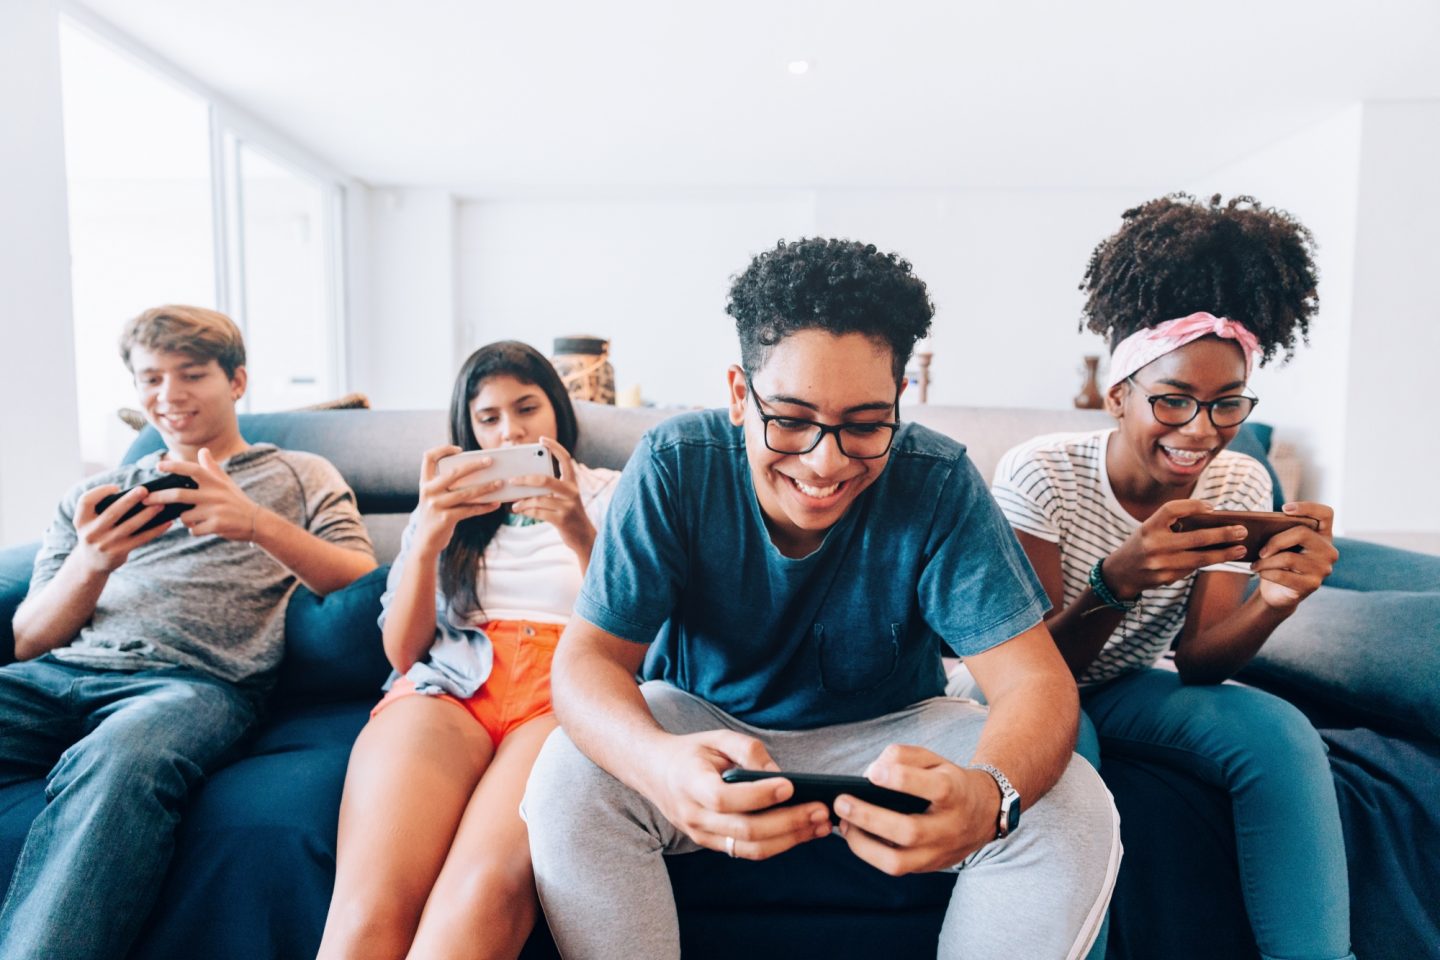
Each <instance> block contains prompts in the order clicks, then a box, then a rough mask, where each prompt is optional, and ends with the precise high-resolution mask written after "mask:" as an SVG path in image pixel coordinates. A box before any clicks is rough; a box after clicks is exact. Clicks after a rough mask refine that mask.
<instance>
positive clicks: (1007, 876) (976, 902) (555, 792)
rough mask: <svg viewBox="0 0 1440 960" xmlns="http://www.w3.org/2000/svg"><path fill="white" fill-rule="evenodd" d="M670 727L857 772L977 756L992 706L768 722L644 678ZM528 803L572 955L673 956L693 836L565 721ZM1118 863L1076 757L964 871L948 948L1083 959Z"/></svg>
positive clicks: (539, 866) (550, 907) (539, 865)
mask: <svg viewBox="0 0 1440 960" xmlns="http://www.w3.org/2000/svg"><path fill="white" fill-rule="evenodd" d="M641 691H642V692H643V693H644V695H645V700H646V702H647V703H648V704H649V705H650V710H651V712H652V713H654V715H655V719H656V720H657V721H658V722H659V723H660V725H661V726H662V727H664V728H665V729H666V730H668V731H670V732H671V733H676V734H687V733H698V732H700V731H702V730H716V729H721V728H727V729H730V730H737V731H740V732H741V733H746V734H749V735H751V736H753V737H756V738H757V739H759V740H761V741H762V742H763V743H764V744H765V746H766V749H768V750H769V752H770V755H771V756H772V757H774V758H775V762H776V763H778V764H779V765H780V768H781V769H782V770H797V771H805V772H813V773H838V774H850V775H855V776H858V775H860V774H861V773H862V772H863V771H864V770H865V768H866V767H867V766H869V764H870V762H871V761H872V760H874V759H875V758H876V757H877V756H879V754H880V752H881V751H882V750H883V749H884V748H885V747H887V746H889V745H890V744H892V743H900V744H908V745H913V746H921V747H925V748H927V749H929V750H932V751H934V752H935V753H938V754H940V755H941V756H945V757H949V758H951V759H952V760H954V761H956V762H958V763H964V762H967V761H968V760H969V759H970V757H971V756H972V755H973V753H974V751H975V744H976V743H977V742H978V740H979V738H980V730H981V727H982V726H983V725H984V723H985V716H986V713H985V708H984V707H981V706H979V705H978V704H975V703H973V702H971V701H968V700H957V699H950V698H944V697H939V698H936V699H933V700H926V701H924V702H922V703H918V704H916V705H914V706H912V707H910V708H908V709H906V710H902V711H900V712H898V713H893V714H890V715H888V716H884V717H878V718H876V719H874V720H867V721H864V722H861V723H850V724H842V725H839V726H833V727H822V728H820V729H816V730H762V729H760V728H757V727H752V726H750V725H748V724H745V723H742V722H740V721H739V720H736V719H735V718H734V717H731V716H729V715H728V714H726V713H724V712H723V711H721V710H718V709H716V708H715V707H714V706H712V705H710V704H709V703H706V702H705V701H704V700H701V699H699V698H698V697H695V696H692V695H691V694H688V693H685V692H684V691H682V690H679V689H677V688H675V687H672V686H670V685H668V684H665V683H661V682H658V681H652V682H650V683H646V684H645V685H644V686H642V687H641ZM522 811H523V813H524V815H525V819H526V820H527V821H528V822H529V825H530V851H531V856H532V858H533V860H534V864H535V881H536V885H537V886H538V888H539V891H540V902H541V904H542V905H543V907H544V909H545V918H546V920H547V921H548V922H549V925H550V931H551V933H552V934H554V937H555V943H556V945H557V946H558V947H559V948H560V953H561V955H562V956H564V957H565V958H566V960H591V958H594V960H613V958H615V957H627V958H636V960H673V958H678V957H679V956H680V931H679V923H678V920H677V914H676V910H675V898H674V894H673V893H672V892H671V889H670V878H669V874H668V873H667V872H666V869H665V864H664V861H663V860H662V859H661V857H662V856H664V855H667V854H680V853H692V852H694V851H695V850H698V849H699V847H698V846H697V845H696V843H695V842H694V841H693V840H691V839H690V838H689V837H688V836H686V835H685V834H684V833H683V832H681V831H680V830H679V829H677V828H676V827H675V826H674V825H672V824H671V823H670V822H669V821H668V820H666V819H665V818H664V817H663V816H661V815H660V813H659V811H658V810H656V808H655V807H654V806H653V805H652V804H651V803H650V802H649V801H648V800H646V799H645V798H644V797H643V796H641V795H640V794H638V793H636V792H635V791H633V790H631V789H630V788H629V787H627V786H625V785H624V784H622V783H621V782H620V781H619V780H616V779H615V778H614V777H612V776H610V775H609V774H608V773H606V772H605V771H604V770H601V769H600V768H599V767H597V766H596V765H595V764H593V763H592V762H591V761H590V760H589V759H588V758H587V757H585V755H584V754H582V753H581V752H580V751H579V750H578V749H576V747H575V745H574V744H573V743H572V742H571V740H570V738H569V737H567V736H566V735H565V732H564V730H557V731H555V733H554V734H552V735H551V736H550V739H549V740H548V741H547V742H546V744H545V747H544V749H543V750H542V751H541V753H540V757H539V759H538V760H537V761H536V763H535V768H534V770H533V771H532V772H531V774H530V782H529V786H528V787H527V789H526V793H525V800H524V804H523V805H522ZM1119 865H1120V823H1119V817H1118V815H1117V814H1116V812H1115V805H1114V803H1113V802H1112V800H1111V798H1110V794H1109V792H1108V791H1107V790H1106V789H1105V786H1104V784H1103V783H1102V782H1101V780H1100V777H1099V776H1098V775H1097V774H1096V773H1095V771H1094V770H1092V769H1091V768H1090V765H1089V764H1087V763H1086V762H1085V761H1084V760H1081V759H1080V758H1079V757H1072V758H1071V761H1070V766H1069V767H1068V768H1067V769H1066V771H1065V774H1064V775H1063V776H1062V777H1061V778H1060V781H1059V782H1058V783H1057V784H1056V785H1055V786H1054V787H1053V788H1052V789H1051V790H1050V792H1049V793H1047V794H1045V796H1044V797H1042V798H1040V800H1039V801H1037V802H1035V803H1033V804H1030V805H1028V807H1027V808H1026V809H1025V811H1024V814H1023V817H1022V819H1021V824H1020V828H1019V829H1018V830H1016V831H1015V833H1013V834H1012V835H1011V836H1010V837H1008V838H1006V839H1005V840H997V841H994V842H992V843H989V844H986V845H985V846H983V847H981V848H980V849H979V850H978V851H976V852H975V853H973V854H971V856H970V857H968V858H967V859H966V860H965V861H964V862H963V863H961V864H958V865H957V866H956V867H955V868H954V869H955V870H956V871H957V872H958V873H959V876H958V878H957V880H956V883H955V891H954V893H953V894H951V897H950V906H949V908H948V910H947V911H946V914H945V923H944V926H943V927H942V929H941V931H940V942H939V950H938V954H937V955H938V956H939V957H941V958H946V960H949V958H959V957H1000V956H1011V957H1025V958H1027V960H1029V958H1034V960H1046V958H1060V957H1064V958H1071V960H1074V958H1080V957H1084V956H1085V955H1086V952H1087V951H1088V950H1089V947H1090V944H1091V942H1092V941H1093V940H1094V939H1095V936H1096V934H1097V932H1098V931H1099V927H1100V922H1101V920H1102V919H1103V918H1104V916H1105V909H1106V906H1107V905H1108V904H1109V901H1110V893H1111V891H1112V889H1113V888H1114V884H1115V874H1116V871H1117V870H1118V869H1119Z"/></svg>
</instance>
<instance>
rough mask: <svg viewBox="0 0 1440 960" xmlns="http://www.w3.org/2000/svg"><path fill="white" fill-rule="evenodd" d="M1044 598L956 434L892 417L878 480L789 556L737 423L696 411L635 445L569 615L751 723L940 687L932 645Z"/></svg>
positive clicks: (804, 719)
mask: <svg viewBox="0 0 1440 960" xmlns="http://www.w3.org/2000/svg"><path fill="white" fill-rule="evenodd" d="M1048 606H1049V604H1048V601H1047V599H1046V597H1045V593H1044V591H1043V590H1042V589H1041V587H1040V583H1039V581H1038V580H1037V579H1036V577H1035V574H1034V572H1033V571H1032V570H1031V568H1030V564H1029V562H1028V561H1027V560H1026V558H1025V555H1024V553H1022V552H1021V550H1020V545H1019V543H1018V542H1016V540H1015V534H1014V533H1013V532H1012V531H1011V529H1010V524H1009V523H1008V522H1007V521H1006V520H1005V517H1004V515H1003V514H1002V513H1001V512H1000V509H999V507H997V506H996V504H995V501H994V500H993V499H992V498H991V496H990V492H989V490H988V489H987V487H986V485H985V481H984V480H983V479H982V478H981V476H980V474H979V471H977V470H976V469H975V466H974V464H972V463H971V462H970V459H969V457H967V456H966V455H965V447H964V446H963V445H962V444H959V443H956V442H955V441H953V440H951V439H949V438H948V437H946V436H944V435H943V434H939V433H936V432H934V431H933V430H928V429H926V428H925V427H922V426H919V425H917V424H906V425H905V426H903V427H901V428H900V430H899V432H898V433H897V434H896V437H895V443H894V447H893V449H892V452H891V455H890V461H889V463H888V464H887V465H886V467H885V470H884V471H883V472H882V473H881V474H880V476H879V478H878V479H876V481H875V482H874V483H873V484H871V485H870V487H869V489H867V490H865V491H864V492H863V493H861V494H860V496H859V497H858V498H856V500H855V502H854V503H852V504H851V506H850V509H849V510H847V511H846V512H845V515H844V516H843V517H842V518H841V519H840V520H839V521H838V522H837V523H836V524H835V525H834V526H833V527H831V528H830V530H829V531H828V532H827V533H826V536H825V540H824V543H823V544H821V546H820V547H819V548H818V549H816V550H815V552H813V553H811V554H810V555H809V556H806V557H803V558H800V559H790V558H788V557H786V556H784V555H783V554H781V553H780V551H779V550H778V549H776V547H775V545H774V543H773V542H772V541H771V540H770V534H769V532H768V531H767V530H766V528H765V523H764V520H763V518H762V515H761V512H760V504H759V501H757V500H756V497H755V488H754V485H753V484H752V482H751V477H750V465H749V462H748V461H747V460H746V458H745V439H744V432H743V430H742V429H741V428H739V427H736V426H733V425H732V424H731V423H730V422H729V420H728V418H727V417H726V415H725V412H724V411H722V410H710V411H705V412H703V413H695V414H686V415H683V416H679V417H674V418H672V419H670V420H667V421H666V422H664V423H662V424H660V425H659V426H657V427H655V428H654V429H652V430H651V431H650V432H649V433H647V434H646V435H645V436H644V438H642V439H641V441H640V444H639V446H638V447H637V448H636V450H635V453H634V455H633V456H632V457H631V458H630V461H629V463H628V464H626V466H625V472H624V474H623V475H622V477H621V478H620V484H619V487H618V488H617V489H616V491H615V498H614V500H612V501H611V504H610V511H609V512H608V513H607V514H606V516H605V522H604V524H603V526H602V527H601V529H600V534H599V538H598V539H597V540H596V543H595V549H594V552H593V553H592V554H591V558H590V568H589V570H588V572H587V573H586V575H585V583H584V586H583V587H582V588H581V590H580V596H579V598H578V599H577V601H576V604H575V612H576V613H577V614H578V615H579V616H581V617H583V618H584V619H585V620H588V621H589V622H590V623H592V624H594V625H595V626H597V627H599V628H600V629H602V630H605V631H607V632H609V633H612V634H614V635H615V636H618V637H621V638H623V639H626V640H632V641H635V642H639V643H650V644H652V646H651V649H650V650H649V652H648V654H647V656H646V658H645V667H644V676H645V678H646V679H660V680H665V681H667V682H669V683H671V684H674V685H675V686H677V687H679V688H681V689H682V690H688V691H690V692H691V693H693V694H695V695H696V696H699V697H701V698H703V699H705V700H707V701H709V702H710V703H713V704H714V705H715V706H717V707H719V708H720V709H722V710H724V711H725V712H726V713H729V714H730V715H731V716H734V717H736V718H737V719H739V720H742V721H744V722H746V723H750V724H753V725H755V726H759V727H766V728H770V729H808V728H813V727H822V726H829V725H832V724H837V723H849V722H853V721H857V720H867V719H871V718H874V717H879V716H883V715H884V714H887V713H893V712H895V711H897V710H900V709H903V708H904V707H906V706H909V705H910V704H913V703H916V702H918V701H920V700H924V699H926V698H928V697H934V696H939V695H940V694H941V692H942V691H943V690H944V686H945V676H944V671H943V669H942V666H941V663H940V656H941V652H942V642H943V643H944V644H948V645H949V647H950V648H951V649H953V650H954V651H955V652H956V653H958V654H960V655H961V656H968V655H972V654H976V653H980V652H981V651H983V650H986V649H988V648H990V647H992V646H994V645H996V644H998V643H1002V642H1004V641H1005V640H1008V639H1010V638H1011V637H1014V636H1016V635H1018V634H1020V633H1023V632H1024V631H1025V630H1028V629H1029V628H1030V627H1033V626H1034V625H1035V624H1037V623H1039V622H1040V620H1041V618H1042V617H1043V616H1044V614H1045V611H1046V609H1047V608H1048Z"/></svg>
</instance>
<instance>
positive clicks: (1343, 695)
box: [1240, 587, 1440, 739]
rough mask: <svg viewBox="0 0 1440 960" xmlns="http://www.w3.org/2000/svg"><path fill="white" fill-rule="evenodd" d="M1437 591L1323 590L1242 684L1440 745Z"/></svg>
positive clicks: (1275, 636)
mask: <svg viewBox="0 0 1440 960" xmlns="http://www.w3.org/2000/svg"><path fill="white" fill-rule="evenodd" d="M1436 637H1440V592H1419V591H1417V592H1405V591H1398V590H1371V591H1357V590H1342V589H1339V588H1338V587H1321V588H1320V589H1319V590H1317V591H1315V592H1314V593H1312V594H1311V595H1310V596H1308V597H1306V598H1305V600H1304V601H1303V602H1302V603H1301V604H1300V606H1299V607H1298V608H1296V610H1295V613H1294V614H1292V615H1291V616H1290V618H1289V619H1288V620H1286V621H1285V622H1284V623H1282V624H1280V626H1278V627H1276V628H1275V632H1274V633H1272V634H1271V635H1270V639H1269V640H1267V641H1265V645H1264V646H1262V647H1261V648H1260V652H1259V653H1258V654H1256V655H1255V659H1254V660H1253V661H1252V662H1251V663H1250V665H1249V666H1247V667H1246V668H1245V670H1244V671H1243V672H1242V673H1241V674H1240V679H1242V680H1247V681H1251V680H1253V681H1259V682H1260V683H1261V685H1262V686H1271V685H1273V686H1275V687H1276V688H1277V689H1284V690H1289V691H1293V692H1295V693H1298V694H1300V695H1302V696H1304V697H1306V698H1308V699H1310V700H1313V701H1314V702H1316V703H1318V704H1321V705H1323V706H1327V707H1332V708H1338V709H1340V710H1341V711H1343V712H1344V713H1346V714H1348V715H1350V716H1352V717H1356V718H1359V719H1360V720H1361V721H1363V722H1365V723H1368V724H1375V725H1378V726H1380V727H1382V728H1385V729H1391V730H1399V731H1403V732H1405V733H1410V734H1419V735H1421V736H1426V737H1428V738H1431V739H1440V644H1437V643H1436V642H1435V638H1436Z"/></svg>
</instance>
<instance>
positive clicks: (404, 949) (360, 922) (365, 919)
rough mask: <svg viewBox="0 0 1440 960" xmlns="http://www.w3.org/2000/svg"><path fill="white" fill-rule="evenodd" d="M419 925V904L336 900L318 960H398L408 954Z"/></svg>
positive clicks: (331, 907) (327, 921) (382, 900)
mask: <svg viewBox="0 0 1440 960" xmlns="http://www.w3.org/2000/svg"><path fill="white" fill-rule="evenodd" d="M419 922H420V906H419V905H412V904H409V903H404V904H402V903H397V902H396V901H395V900H394V899H386V898H383V897H381V898H365V899H349V900H341V899H336V900H335V901H333V902H332V903H331V904H330V914H329V916H328V917H326V919H325V935H324V937H323V939H322V940H321V943H320V954H319V956H318V957H317V958H316V960H392V958H397V960H398V958H401V957H404V956H405V955H406V954H407V953H408V952H409V950H410V942H411V940H413V939H414V937H415V928H416V927H417V926H418V925H419Z"/></svg>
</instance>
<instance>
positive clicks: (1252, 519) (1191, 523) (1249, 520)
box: [1170, 510, 1320, 563]
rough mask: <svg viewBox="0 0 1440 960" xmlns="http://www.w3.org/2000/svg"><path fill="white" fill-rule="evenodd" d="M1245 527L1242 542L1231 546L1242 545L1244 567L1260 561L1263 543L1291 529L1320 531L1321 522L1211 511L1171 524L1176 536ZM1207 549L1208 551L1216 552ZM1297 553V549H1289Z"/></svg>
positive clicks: (1268, 514)
mask: <svg viewBox="0 0 1440 960" xmlns="http://www.w3.org/2000/svg"><path fill="white" fill-rule="evenodd" d="M1230 526H1237V527H1244V528H1245V539H1244V540H1241V541H1239V542H1238V543H1234V544H1231V546H1239V545H1240V544H1244V546H1245V556H1243V557H1241V558H1240V560H1241V562H1243V563H1254V562H1255V561H1256V560H1259V559H1260V548H1261V547H1263V546H1265V542H1266V541H1267V540H1269V539H1270V538H1271V537H1273V536H1275V534H1277V533H1279V532H1280V531H1282V530H1289V529H1290V528H1291V527H1309V528H1310V529H1311V530H1319V529H1320V521H1319V520H1316V519H1315V518H1314V517H1297V516H1295V515H1294V514H1290V513H1272V512H1270V511H1268V510H1212V511H1210V512H1209V513H1195V514H1191V515H1190V516H1188V517H1181V518H1180V519H1179V520H1176V521H1175V522H1174V523H1172V524H1170V529H1171V530H1174V531H1175V532H1176V533H1185V532H1186V531H1188V530H1207V529H1211V528H1214V527H1230ZM1222 546H1225V544H1220V543H1217V544H1216V545H1215V547H1222ZM1215 547H1210V548H1208V549H1211V550H1213V549H1215ZM1291 549H1292V550H1298V549H1299V547H1291Z"/></svg>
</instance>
